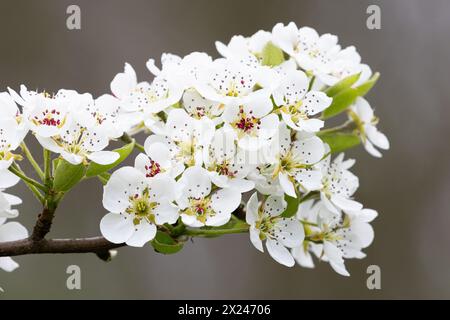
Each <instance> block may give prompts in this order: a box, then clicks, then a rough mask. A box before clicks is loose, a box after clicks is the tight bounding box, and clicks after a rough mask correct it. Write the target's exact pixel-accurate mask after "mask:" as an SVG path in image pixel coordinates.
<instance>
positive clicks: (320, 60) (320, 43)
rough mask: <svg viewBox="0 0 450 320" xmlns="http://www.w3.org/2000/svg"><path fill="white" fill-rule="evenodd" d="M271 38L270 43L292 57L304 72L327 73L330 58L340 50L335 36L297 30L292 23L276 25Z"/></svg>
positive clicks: (304, 28) (312, 30)
mask: <svg viewBox="0 0 450 320" xmlns="http://www.w3.org/2000/svg"><path fill="white" fill-rule="evenodd" d="M272 37H273V40H272V41H273V42H274V43H275V44H276V45H278V46H279V47H280V48H281V49H282V50H283V51H284V52H286V53H287V54H289V55H291V56H293V57H294V58H295V59H296V60H297V63H298V64H299V66H300V67H301V68H303V69H304V70H306V71H320V72H327V71H328V69H329V64H330V62H331V61H332V60H331V57H332V56H333V55H334V54H336V53H338V52H339V51H340V49H341V47H340V46H339V45H338V38H337V37H336V36H335V35H331V34H328V33H327V34H323V35H319V34H318V33H317V31H316V30H314V29H313V28H310V27H302V28H300V29H299V28H298V27H297V26H296V24H295V23H294V22H291V23H289V24H288V25H287V26H285V25H283V24H282V23H278V24H276V25H275V26H274V27H273V29H272Z"/></svg>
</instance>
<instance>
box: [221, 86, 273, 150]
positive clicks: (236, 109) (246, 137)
mask: <svg viewBox="0 0 450 320" xmlns="http://www.w3.org/2000/svg"><path fill="white" fill-rule="evenodd" d="M272 109H273V105H272V102H271V100H270V98H269V96H268V95H267V94H266V93H265V92H260V93H257V94H256V95H255V96H254V99H253V100H252V101H251V102H249V103H245V104H243V105H239V106H237V105H229V106H227V107H226V108H225V111H224V113H223V115H222V117H223V119H224V121H225V127H226V128H229V129H230V130H233V131H234V132H235V137H236V140H237V141H238V145H239V147H240V148H242V149H244V150H258V149H260V148H262V147H263V146H266V145H268V144H269V143H270V140H271V138H272V137H273V136H275V134H276V133H277V127H278V123H279V119H278V116H277V115H276V114H274V113H271V111H272Z"/></svg>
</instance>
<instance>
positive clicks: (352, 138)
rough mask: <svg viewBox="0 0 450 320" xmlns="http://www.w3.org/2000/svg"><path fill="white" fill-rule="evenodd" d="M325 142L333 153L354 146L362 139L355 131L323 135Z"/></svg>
mask: <svg viewBox="0 0 450 320" xmlns="http://www.w3.org/2000/svg"><path fill="white" fill-rule="evenodd" d="M320 138H321V139H322V140H323V142H325V143H328V145H329V146H330V149H331V153H337V152H342V151H345V150H347V149H350V148H353V147H355V146H357V145H359V143H360V139H359V137H358V135H357V134H355V133H343V132H338V133H330V134H324V135H321V136H320Z"/></svg>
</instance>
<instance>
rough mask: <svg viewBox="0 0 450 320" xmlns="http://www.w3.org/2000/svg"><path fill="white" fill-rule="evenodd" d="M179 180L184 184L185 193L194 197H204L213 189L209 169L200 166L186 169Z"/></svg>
mask: <svg viewBox="0 0 450 320" xmlns="http://www.w3.org/2000/svg"><path fill="white" fill-rule="evenodd" d="M179 182H180V183H181V184H182V185H184V188H185V194H186V196H188V197H192V198H203V197H205V196H207V195H208V194H209V193H210V191H211V179H210V177H209V174H208V171H207V170H205V169H203V168H202V167H199V166H194V167H190V168H188V169H186V170H185V171H184V172H183V175H182V176H181V179H180V180H179Z"/></svg>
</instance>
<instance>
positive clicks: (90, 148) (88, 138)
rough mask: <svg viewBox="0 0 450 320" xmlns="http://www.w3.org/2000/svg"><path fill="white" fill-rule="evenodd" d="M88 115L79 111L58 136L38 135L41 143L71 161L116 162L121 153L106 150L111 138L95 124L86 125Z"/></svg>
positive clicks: (72, 162)
mask: <svg viewBox="0 0 450 320" xmlns="http://www.w3.org/2000/svg"><path fill="white" fill-rule="evenodd" d="M86 117H88V115H87V114H86V113H79V114H77V116H76V117H75V116H74V117H72V118H70V119H69V120H68V121H67V122H66V123H65V124H64V126H63V127H62V129H63V130H62V131H61V132H60V134H59V135H57V136H52V137H48V138H46V137H41V136H36V138H37V139H38V141H39V142H40V143H41V145H42V146H43V147H44V148H46V149H47V150H50V151H52V152H54V153H59V154H61V156H62V157H63V158H64V159H65V160H66V161H67V162H69V163H71V164H73V165H78V164H81V163H84V164H86V163H87V162H88V160H90V161H93V162H95V163H98V164H101V165H107V164H111V163H114V162H115V161H116V160H117V159H118V158H119V154H118V153H117V152H113V151H105V150H104V149H105V148H106V147H107V146H108V143H109V138H108V136H107V134H106V133H105V131H102V130H101V129H100V128H98V127H95V126H86V125H85V123H86V122H89V120H86Z"/></svg>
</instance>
